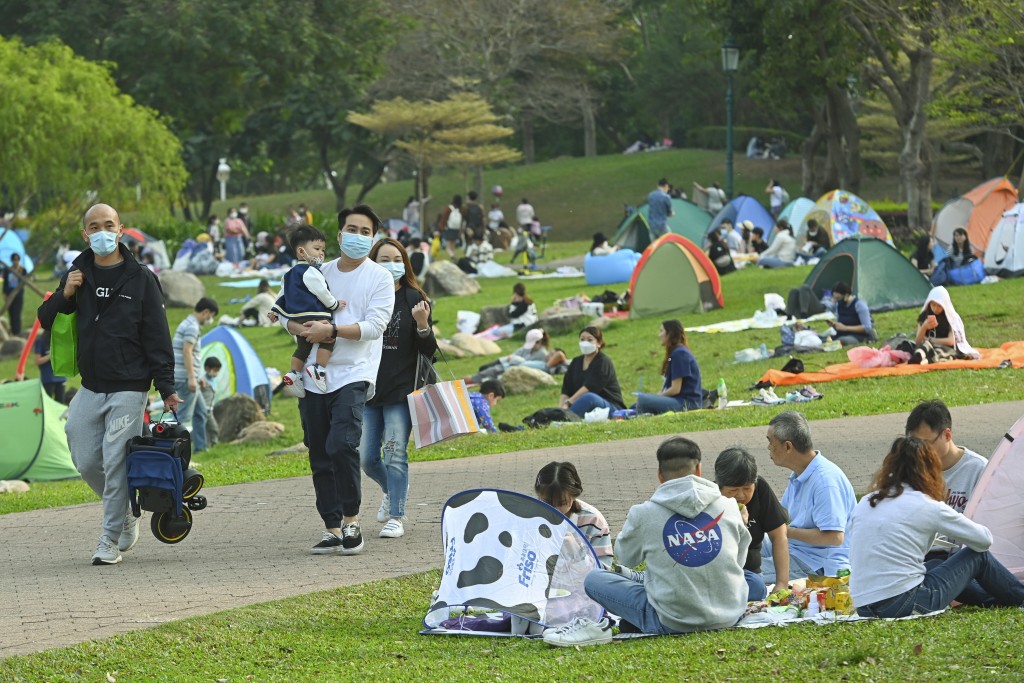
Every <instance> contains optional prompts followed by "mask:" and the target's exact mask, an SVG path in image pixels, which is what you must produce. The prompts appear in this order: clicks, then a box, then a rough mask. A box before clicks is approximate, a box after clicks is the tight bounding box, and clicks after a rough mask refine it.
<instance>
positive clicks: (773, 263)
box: [757, 256, 796, 268]
mask: <svg viewBox="0 0 1024 683" xmlns="http://www.w3.org/2000/svg"><path fill="white" fill-rule="evenodd" d="M757 265H759V266H761V267H762V268H791V267H792V266H794V265H796V264H795V263H793V262H792V261H783V260H782V259H780V258H779V257H777V256H765V257H764V258H760V259H758V261H757Z"/></svg>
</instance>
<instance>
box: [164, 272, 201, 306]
mask: <svg viewBox="0 0 1024 683" xmlns="http://www.w3.org/2000/svg"><path fill="white" fill-rule="evenodd" d="M160 287H162V288H163V290H164V303H165V304H166V305H168V306H170V307H172V308H192V307H194V306H195V305H196V302H197V301H199V300H200V299H202V298H203V297H204V296H206V288H205V287H204V286H203V282H202V280H200V279H199V278H197V277H196V276H195V275H193V274H192V273H184V272H182V271H180V270H165V271H163V272H162V273H160Z"/></svg>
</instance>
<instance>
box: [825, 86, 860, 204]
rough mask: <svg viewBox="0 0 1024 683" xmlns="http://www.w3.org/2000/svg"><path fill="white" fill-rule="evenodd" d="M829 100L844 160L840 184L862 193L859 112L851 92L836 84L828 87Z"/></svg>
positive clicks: (841, 167) (833, 125)
mask: <svg viewBox="0 0 1024 683" xmlns="http://www.w3.org/2000/svg"><path fill="white" fill-rule="evenodd" d="M828 100H829V103H830V105H831V108H832V116H831V117H830V121H831V124H832V128H833V130H834V132H835V135H836V138H837V141H838V143H839V148H838V153H839V158H840V159H841V160H842V165H841V166H840V167H839V169H837V170H838V171H839V184H840V186H841V187H842V188H843V189H845V190H849V191H850V192H852V193H854V194H860V180H861V174H862V172H863V169H862V165H861V160H860V127H859V126H858V125H857V113H856V112H855V111H854V110H853V100H852V98H851V97H850V93H849V92H847V91H846V90H845V89H843V88H840V87H838V86H836V85H831V86H829V88H828Z"/></svg>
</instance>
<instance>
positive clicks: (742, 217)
mask: <svg viewBox="0 0 1024 683" xmlns="http://www.w3.org/2000/svg"><path fill="white" fill-rule="evenodd" d="M725 220H730V221H732V225H733V228H734V229H735V230H737V231H739V230H740V229H741V225H740V224H741V223H743V221H750V222H751V223H753V224H754V227H755V228H761V229H762V230H764V239H765V241H766V242H768V241H770V240H771V236H772V231H773V230H774V229H775V221H774V220H773V219H772V215H771V214H770V213H768V209H766V208H764V206H762V205H761V202H759V201H757V200H756V199H754V198H753V197H751V196H749V195H745V194H741V195H740V196H738V197H734V198H733V199H731V200H729V203H728V204H726V205H725V206H724V207H722V210H721V211H719V212H718V215H717V216H715V217H714V218H713V219H712V220H711V224H710V225H708V227H707V230H705V231H704V239H703V241H702V242H701V244H707V241H708V235H710V234H711V233H712V232H714V231H715V230H718V226H720V225H721V224H722V221H725Z"/></svg>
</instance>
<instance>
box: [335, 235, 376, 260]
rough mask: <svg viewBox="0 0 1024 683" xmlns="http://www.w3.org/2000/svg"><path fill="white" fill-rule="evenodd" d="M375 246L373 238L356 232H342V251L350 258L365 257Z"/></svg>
mask: <svg viewBox="0 0 1024 683" xmlns="http://www.w3.org/2000/svg"><path fill="white" fill-rule="evenodd" d="M372 246H373V238H372V237H369V236H367V235H358V234H356V233H354V232H343V233H341V251H342V253H343V254H345V256H348V257H349V258H350V259H361V258H365V257H366V255H367V254H369V253H370V248H371V247H372Z"/></svg>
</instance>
